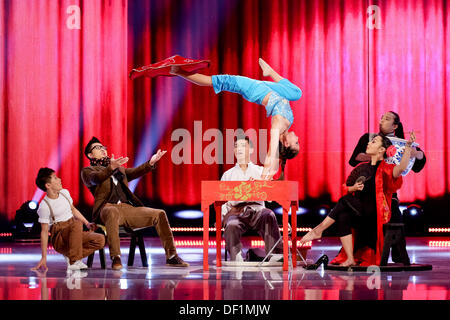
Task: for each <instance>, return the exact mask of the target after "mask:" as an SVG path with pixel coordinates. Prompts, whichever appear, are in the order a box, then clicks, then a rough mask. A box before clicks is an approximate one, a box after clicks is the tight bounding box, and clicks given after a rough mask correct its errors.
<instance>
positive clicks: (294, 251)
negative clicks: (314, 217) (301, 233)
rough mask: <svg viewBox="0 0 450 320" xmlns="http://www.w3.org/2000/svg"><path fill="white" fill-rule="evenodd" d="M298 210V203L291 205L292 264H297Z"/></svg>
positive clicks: (294, 265)
mask: <svg viewBox="0 0 450 320" xmlns="http://www.w3.org/2000/svg"><path fill="white" fill-rule="evenodd" d="M297 210H298V205H297V204H292V205H291V227H292V235H291V239H292V266H293V267H294V268H295V267H296V266H297Z"/></svg>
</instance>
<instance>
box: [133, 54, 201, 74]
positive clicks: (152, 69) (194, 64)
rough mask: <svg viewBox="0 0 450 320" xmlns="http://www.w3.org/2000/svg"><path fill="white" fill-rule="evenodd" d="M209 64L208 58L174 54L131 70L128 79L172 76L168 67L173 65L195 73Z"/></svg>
mask: <svg viewBox="0 0 450 320" xmlns="http://www.w3.org/2000/svg"><path fill="white" fill-rule="evenodd" d="M209 64H210V61H209V60H194V59H187V58H183V57H181V56H179V55H174V56H172V57H170V58H167V59H165V60H162V61H160V62H157V63H154V64H150V65H148V66H143V67H140V68H136V69H133V70H131V72H130V79H132V80H133V79H136V78H139V77H142V76H146V77H150V78H153V77H157V76H167V77H173V76H174V75H173V74H171V73H170V69H171V68H172V67H173V66H177V67H180V69H181V70H182V71H185V72H189V73H195V72H197V71H199V70H201V69H204V68H208V67H209Z"/></svg>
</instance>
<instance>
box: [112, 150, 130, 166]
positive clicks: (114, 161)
mask: <svg viewBox="0 0 450 320" xmlns="http://www.w3.org/2000/svg"><path fill="white" fill-rule="evenodd" d="M128 160H129V159H128V157H125V158H124V157H119V158H117V159H114V154H113V155H112V156H111V168H112V169H113V170H115V169H117V168H118V167H120V166H122V165H124V164H125V163H127V162H128Z"/></svg>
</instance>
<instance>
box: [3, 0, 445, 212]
mask: <svg viewBox="0 0 450 320" xmlns="http://www.w3.org/2000/svg"><path fill="white" fill-rule="evenodd" d="M73 4H76V5H79V6H80V8H81V18H82V19H81V30H71V29H68V28H67V27H66V20H67V17H68V16H69V14H68V13H67V12H66V10H67V7H68V6H69V5H73ZM370 5H377V6H378V8H379V18H380V19H381V29H373V30H370V29H368V28H367V19H368V14H367V9H368V7H369V6H370ZM448 11H449V10H448V8H447V5H446V2H445V1H414V2H412V1H406V0H404V1H360V0H346V1H300V0H295V1H294V0H293V1H272V0H247V1H235V0H234V1H233V0H229V1H209V0H195V1H194V0H191V1H188V0H186V1H158V0H154V1H150V0H149V1H129V2H127V1H125V0H124V1H56V0H54V1H44V0H42V1H20V0H15V1H6V2H3V3H2V4H1V5H0V17H1V21H2V22H3V23H1V24H0V34H1V39H2V46H0V64H1V65H0V67H1V68H2V69H1V71H0V75H1V76H0V90H1V93H0V95H1V98H2V105H1V112H0V122H1V125H2V131H1V138H2V139H1V141H0V148H1V150H2V151H3V155H4V156H3V158H2V160H1V162H2V163H1V166H0V179H1V180H0V181H1V182H2V183H0V197H1V198H0V199H1V202H0V212H2V213H3V214H6V216H7V217H8V219H11V218H12V217H13V216H14V211H15V209H16V208H18V207H19V206H20V204H21V203H22V202H23V201H25V200H27V199H31V198H32V197H33V195H34V194H35V189H36V188H35V185H34V178H35V175H36V172H37V170H38V169H39V167H41V166H46V165H50V166H54V167H55V168H58V169H59V170H58V172H59V174H60V176H61V177H62V179H63V183H64V186H65V187H67V188H68V189H70V191H71V193H72V194H73V196H74V198H75V200H76V202H86V201H87V202H90V201H92V199H91V197H90V196H89V195H88V194H87V191H86V188H85V187H84V186H83V185H82V183H81V181H80V169H81V168H82V167H83V166H84V165H86V164H87V161H86V160H85V158H84V156H83V155H82V149H83V147H84V145H85V143H86V142H87V140H88V139H89V138H90V137H91V136H92V135H96V136H98V137H99V138H100V139H101V140H102V141H103V142H104V143H105V144H107V145H108V147H109V151H110V153H111V152H112V153H114V154H116V155H128V156H129V157H130V158H131V159H130V162H129V165H134V164H139V163H141V162H143V161H145V160H147V159H148V157H149V156H150V155H151V153H152V152H154V151H155V149H157V148H163V149H166V150H168V153H167V155H166V158H165V159H164V160H163V161H161V163H160V164H159V167H158V170H157V171H156V172H154V173H151V174H149V175H147V176H146V177H145V178H143V179H142V180H141V181H140V182H139V184H138V185H137V189H136V192H137V194H138V195H139V196H140V197H142V198H148V199H152V200H156V201H162V202H163V203H165V204H168V205H177V204H180V205H182V204H187V205H193V204H199V203H200V181H201V180H205V179H208V180H213V179H219V178H220V176H221V174H222V173H223V171H224V170H226V169H228V168H229V167H230V165H206V164H205V163H204V162H203V163H202V164H182V165H174V164H173V163H172V162H171V161H170V153H171V151H172V148H173V147H174V145H176V144H177V142H173V141H171V135H172V132H173V131H174V130H176V129H178V128H185V129H187V130H188V131H189V132H190V134H191V135H192V139H193V137H194V121H197V120H198V121H202V133H205V131H206V130H208V129H210V128H219V129H220V130H222V132H223V133H224V136H225V130H226V129H236V128H243V129H244V130H247V129H251V128H254V129H260V128H262V129H268V128H269V126H270V122H269V121H268V119H267V118H265V110H264V109H263V108H262V107H260V106H257V105H255V104H251V103H248V102H246V101H244V100H243V99H242V98H241V97H240V96H238V95H235V94H231V93H222V94H220V95H215V94H214V92H213V90H212V89H211V88H202V87H197V86H195V85H192V84H189V83H187V82H185V81H183V80H181V79H176V78H158V79H154V80H149V79H137V80H135V81H131V80H128V78H127V74H128V72H129V70H130V69H131V68H132V67H135V66H140V65H143V64H148V63H151V62H155V61H157V60H160V59H163V58H165V57H168V56H170V55H173V54H181V55H185V56H189V57H192V58H196V59H199V58H202V59H203V58H207V59H210V60H211V62H212V64H211V67H210V68H209V69H208V70H205V72H206V73H207V74H210V75H211V74H217V73H229V74H241V75H245V76H249V77H253V78H256V79H262V74H261V71H260V69H259V66H258V58H259V57H262V58H264V59H265V60H266V61H268V62H269V63H270V64H271V65H272V66H273V67H274V68H275V69H276V70H278V71H279V73H280V74H281V75H282V76H284V77H286V78H288V79H290V80H291V81H292V82H293V83H295V84H297V85H298V86H299V87H300V88H301V89H302V90H303V97H302V98H301V99H300V100H299V101H296V102H293V103H292V104H291V105H292V108H293V110H294V117H295V123H294V125H293V126H292V130H294V131H295V132H296V133H297V135H298V136H299V137H300V144H301V153H300V155H299V156H298V157H297V158H295V159H294V160H291V161H288V165H287V177H288V179H290V180H297V181H299V183H300V191H299V199H305V198H315V197H318V196H321V195H326V194H330V195H331V199H332V200H334V201H336V200H337V199H338V198H339V196H340V195H341V193H340V192H341V191H340V185H341V184H342V183H343V182H344V181H345V178H346V176H347V175H348V173H349V172H350V170H351V167H350V166H349V165H348V159H349V157H350V155H351V153H352V151H353V148H354V146H355V145H356V143H357V141H358V139H359V137H360V136H361V135H362V134H363V133H365V132H367V131H371V132H373V131H376V130H377V122H378V119H379V118H380V117H381V115H382V114H383V113H384V112H385V111H389V110H394V111H397V112H398V113H399V114H400V116H401V118H402V122H403V124H404V127H405V129H406V130H407V131H408V130H411V129H415V130H418V131H419V133H418V142H419V143H420V144H421V146H422V147H423V149H424V150H425V152H426V154H427V158H428V162H427V165H426V167H425V169H424V170H423V171H422V172H421V173H420V174H410V175H408V176H407V177H406V179H405V183H404V186H403V188H402V189H401V191H400V195H399V196H400V198H401V200H403V201H414V200H417V199H419V200H422V199H425V198H427V197H439V196H442V195H444V194H448V192H449V178H450V174H449V170H450V160H449V157H448V156H449V149H450V148H449V138H450V136H449V135H450V133H449V130H448V123H449V112H448V104H447V101H448V96H449V87H448V84H447V75H448V73H449V72H450V71H449V69H448V68H447V65H449V60H450V59H449V58H450V57H449V51H447V50H446V49H447V43H449V41H448V40H449V32H448V30H447V28H448V27H447V20H448V15H449V13H448ZM370 18H371V17H369V19H370ZM192 142H193V140H192ZM209 144H210V141H205V142H203V146H202V148H200V149H198V148H194V143H193V144H192V149H191V154H190V158H191V161H194V158H195V157H196V156H197V157H198V155H199V154H201V152H202V151H203V150H204V148H206V146H208V145H209ZM202 161H203V160H202Z"/></svg>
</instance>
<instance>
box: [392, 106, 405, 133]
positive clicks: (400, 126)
mask: <svg viewBox="0 0 450 320" xmlns="http://www.w3.org/2000/svg"><path fill="white" fill-rule="evenodd" d="M389 112H390V113H392V114H393V115H394V124H396V125H397V129H395V131H394V134H395V136H396V137H397V138H400V139H405V132H404V131H403V124H402V123H401V122H400V116H399V115H398V114H397V113H395V112H394V111H389Z"/></svg>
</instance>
